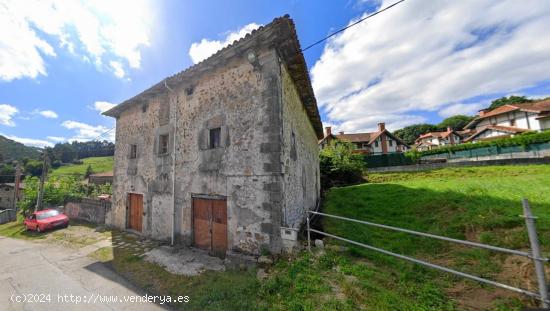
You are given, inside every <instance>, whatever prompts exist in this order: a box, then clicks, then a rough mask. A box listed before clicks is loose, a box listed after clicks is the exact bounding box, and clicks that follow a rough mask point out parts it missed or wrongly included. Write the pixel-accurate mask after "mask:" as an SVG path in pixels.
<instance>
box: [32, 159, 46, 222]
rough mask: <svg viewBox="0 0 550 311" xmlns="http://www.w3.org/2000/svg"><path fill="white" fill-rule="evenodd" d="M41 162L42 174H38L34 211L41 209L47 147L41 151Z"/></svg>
mask: <svg viewBox="0 0 550 311" xmlns="http://www.w3.org/2000/svg"><path fill="white" fill-rule="evenodd" d="M42 156H43V162H42V175H40V185H39V187H38V198H37V199H36V206H35V207H34V211H35V212H36V211H39V210H42V200H43V199H44V180H45V179H46V174H47V170H48V164H47V162H48V156H47V149H44V151H43V152H42Z"/></svg>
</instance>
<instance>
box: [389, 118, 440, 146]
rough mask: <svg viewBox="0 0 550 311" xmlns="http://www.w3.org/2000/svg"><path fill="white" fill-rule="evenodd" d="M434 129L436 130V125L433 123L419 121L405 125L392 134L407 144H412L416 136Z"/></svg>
mask: <svg viewBox="0 0 550 311" xmlns="http://www.w3.org/2000/svg"><path fill="white" fill-rule="evenodd" d="M434 131H437V126H435V125H433V124H427V123H421V124H413V125H409V126H406V127H404V128H402V129H400V130H397V131H395V132H393V134H394V135H395V136H397V137H399V138H401V139H402V140H403V141H404V142H405V143H407V144H408V145H412V144H414V141H415V140H416V139H417V138H418V136H420V135H422V134H425V133H428V132H434Z"/></svg>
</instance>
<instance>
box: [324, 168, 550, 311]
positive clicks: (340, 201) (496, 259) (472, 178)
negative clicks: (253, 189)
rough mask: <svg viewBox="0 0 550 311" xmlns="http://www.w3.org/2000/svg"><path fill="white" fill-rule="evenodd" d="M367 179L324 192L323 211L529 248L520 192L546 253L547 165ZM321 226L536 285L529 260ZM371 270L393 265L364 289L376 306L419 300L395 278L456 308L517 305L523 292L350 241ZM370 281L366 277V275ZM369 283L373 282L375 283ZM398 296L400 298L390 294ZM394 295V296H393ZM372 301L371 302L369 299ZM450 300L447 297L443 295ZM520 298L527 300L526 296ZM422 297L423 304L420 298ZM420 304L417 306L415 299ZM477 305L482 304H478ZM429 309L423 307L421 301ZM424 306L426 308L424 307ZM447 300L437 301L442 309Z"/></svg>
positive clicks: (549, 229)
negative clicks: (384, 279)
mask: <svg viewBox="0 0 550 311" xmlns="http://www.w3.org/2000/svg"><path fill="white" fill-rule="evenodd" d="M369 178H370V180H371V183H370V184H363V185H359V186H352V187H345V188H337V189H333V190H332V191H330V193H329V194H328V197H327V200H326V204H325V205H324V211H325V212H327V213H330V214H337V215H343V216H348V217H351V218H356V219H362V220H367V221H373V222H378V223H383V224H388V225H393V226H398V227H403V228H408V229H412V230H417V231H423V232H430V233H435V234H440V235H444V236H449V237H454V238H460V239H468V240H472V241H480V242H483V243H488V244H492V245H497V246H502V247H507V248H513V249H523V250H526V249H528V247H529V243H528V239H527V234H526V230H525V226H524V220H523V219H522V218H520V217H519V216H518V215H520V214H522V207H521V202H520V200H521V198H523V197H526V198H528V199H529V200H530V202H531V206H532V209H533V213H534V214H535V215H536V216H538V217H539V219H538V223H537V229H538V231H539V235H540V238H541V243H542V247H543V249H544V250H545V251H546V252H548V251H550V196H548V193H549V192H550V166H549V165H533V166H503V167H472V168H458V169H455V168H447V169H441V170H435V171H430V172H415V173H396V174H372V175H370V176H369ZM323 224H324V229H325V230H326V231H328V232H331V233H333V234H336V235H339V236H343V237H347V238H351V239H353V240H357V241H361V242H364V243H367V244H372V245H374V246H377V247H380V248H384V249H387V250H391V251H394V252H397V253H401V254H406V255H414V256H416V257H420V258H424V259H427V260H428V261H432V262H434V263H439V264H443V265H446V266H450V267H452V268H455V269H458V270H461V271H464V272H469V273H472V274H475V275H481V276H484V277H488V278H491V279H494V280H498V281H502V282H505V283H508V284H511V285H514V286H519V287H523V288H528V289H531V290H534V289H535V287H534V285H535V284H536V282H535V281H534V274H533V268H532V265H531V263H530V261H529V260H528V259H524V258H522V257H515V256H504V255H500V254H495V253H491V252H488V251H484V250H479V249H474V248H467V247H461V246H456V245H454V244H450V243H445V242H438V241H434V240H429V239H427V238H421V237H415V236H411V235H408V234H404V233H394V232H390V231H387V230H382V229H375V228H371V227H367V226H363V225H359V224H353V223H349V222H343V221H340V220H331V219H325V220H324V221H323ZM350 249H351V254H352V255H354V256H359V257H360V258H364V259H366V260H367V262H368V263H369V264H370V265H372V267H373V269H375V270H381V271H386V272H388V271H390V272H391V273H390V274H391V275H393V276H392V277H390V280H392V281H390V283H391V282H396V285H395V286H392V285H390V284H389V283H386V285H385V286H384V285H382V284H383V283H384V282H383V283H382V284H377V285H376V286H378V288H379V290H378V291H374V292H372V291H371V292H370V293H365V294H366V297H367V298H366V299H367V301H369V300H370V303H371V305H372V303H375V304H379V307H380V308H386V307H390V308H397V309H410V308H412V306H414V305H416V304H417V303H419V302H421V301H419V300H418V299H417V298H415V297H416V295H417V293H415V292H410V293H407V292H406V290H405V291H403V292H401V293H400V291H399V288H400V287H401V286H400V285H398V284H400V283H403V284H408V285H406V287H408V286H413V287H415V286H421V287H423V288H426V287H427V288H429V289H430V292H431V293H432V294H435V295H436V296H438V297H440V299H434V300H432V301H440V302H443V301H448V302H449V304H452V305H453V306H452V307H453V308H454V307H459V308H461V309H462V308H470V307H475V308H474V309H491V308H498V309H504V310H508V309H514V307H513V306H517V305H518V304H519V303H520V301H522V299H523V298H519V297H521V296H516V295H513V294H510V293H509V292H507V291H504V290H494V289H493V288H491V287H481V286H480V285H479V284H477V283H474V282H470V281H464V280H463V279H460V278H457V277H453V276H450V275H448V274H445V273H440V272H436V271H433V270H427V269H424V268H421V267H419V266H417V265H413V264H409V263H407V262H404V261H402V260H399V259H393V258H389V257H388V256H386V255H381V254H377V253H373V252H372V251H367V250H364V249H360V248H356V247H350ZM367 282H368V283H371V282H370V281H367ZM372 286H374V284H372ZM396 294H399V295H398V296H399V301H400V302H398V301H391V300H388V298H389V297H392V296H395V295H396ZM395 298H397V297H395ZM371 299H372V300H371ZM447 299H449V300H447ZM522 302H523V303H527V302H529V301H527V300H523V301H522ZM421 303H422V302H421ZM416 306H417V307H418V305H416ZM480 306H481V307H480ZM424 307H426V306H424ZM424 307H423V308H424ZM447 307H449V308H451V306H450V305H449V306H447V305H445V306H443V305H440V306H438V307H437V308H440V309H446V308H447Z"/></svg>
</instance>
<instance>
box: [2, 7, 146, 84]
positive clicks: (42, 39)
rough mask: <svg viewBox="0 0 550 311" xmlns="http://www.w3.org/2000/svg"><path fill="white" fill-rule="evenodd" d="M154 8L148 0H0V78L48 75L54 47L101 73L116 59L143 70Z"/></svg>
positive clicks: (53, 55) (8, 79)
mask: <svg viewBox="0 0 550 311" xmlns="http://www.w3.org/2000/svg"><path fill="white" fill-rule="evenodd" d="M153 8H154V6H153V5H151V3H150V1H149V0H140V1H132V0H122V1H108V0H98V1H89V2H88V1H86V2H84V1H72V0H61V1H54V0H28V1H19V0H0V79H1V80H6V81H11V80H13V79H20V78H23V77H29V78H36V77H37V76H38V75H44V76H45V75H47V70H46V64H45V59H44V56H49V57H55V56H56V55H57V54H56V52H55V49H54V45H55V43H58V45H59V48H62V49H66V50H67V51H69V52H70V53H71V54H74V55H77V56H79V58H80V59H82V60H86V59H88V60H91V61H92V62H93V63H94V64H96V66H98V67H99V68H100V69H101V68H102V64H104V63H107V64H108V63H109V61H110V60H112V59H117V60H118V61H119V63H120V60H124V62H125V63H127V64H128V66H129V67H130V68H139V67H140V64H141V52H140V49H141V48H142V47H143V46H148V45H149V44H150V42H149V37H150V35H151V31H150V29H151V26H152V24H153V21H152V19H153V17H154V13H153ZM121 66H122V63H121ZM118 72H119V73H120V71H118Z"/></svg>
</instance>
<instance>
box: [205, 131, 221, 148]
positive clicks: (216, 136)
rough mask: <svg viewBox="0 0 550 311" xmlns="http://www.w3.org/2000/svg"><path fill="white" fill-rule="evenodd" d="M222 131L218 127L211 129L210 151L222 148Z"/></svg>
mask: <svg viewBox="0 0 550 311" xmlns="http://www.w3.org/2000/svg"><path fill="white" fill-rule="evenodd" d="M221 132H222V129H221V128H219V127H217V128H213V129H210V136H209V137H210V140H209V142H210V143H209V144H208V147H209V148H210V149H214V148H219V147H220V136H221Z"/></svg>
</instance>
